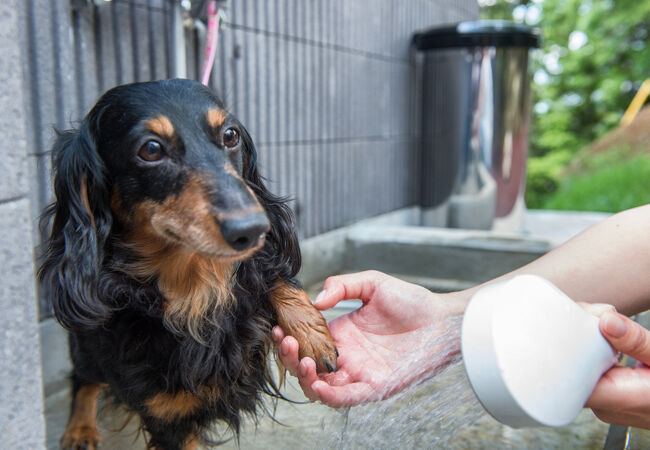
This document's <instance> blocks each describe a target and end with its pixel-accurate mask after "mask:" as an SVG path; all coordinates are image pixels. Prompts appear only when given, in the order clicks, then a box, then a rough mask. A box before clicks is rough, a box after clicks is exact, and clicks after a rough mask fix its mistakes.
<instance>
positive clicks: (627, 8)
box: [479, 0, 650, 207]
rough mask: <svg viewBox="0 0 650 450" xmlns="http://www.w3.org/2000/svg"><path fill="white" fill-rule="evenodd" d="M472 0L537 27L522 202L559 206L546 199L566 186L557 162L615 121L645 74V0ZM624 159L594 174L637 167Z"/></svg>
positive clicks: (489, 12)
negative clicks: (538, 46) (539, 38)
mask: <svg viewBox="0 0 650 450" xmlns="http://www.w3.org/2000/svg"><path fill="white" fill-rule="evenodd" d="M479 3H480V4H483V5H484V7H483V8H482V15H483V17H484V18H490V19H506V20H514V21H515V22H519V23H527V24H528V25H532V26H534V27H537V28H539V29H540V30H541V32H542V38H543V45H542V49H540V50H534V51H532V52H531V54H532V63H531V70H532V72H533V73H534V74H535V77H534V79H535V82H534V83H533V85H532V86H533V104H535V108H534V110H533V118H532V124H531V133H530V151H529V154H530V155H531V158H530V165H529V178H528V188H527V189H528V191H529V192H528V193H527V202H528V205H529V207H542V206H543V205H558V204H557V203H552V204H551V203H547V202H546V199H547V198H548V197H549V195H550V194H551V193H552V192H553V190H554V189H556V188H557V194H555V195H554V197H556V198H557V196H559V195H560V194H561V193H562V192H564V191H565V189H568V188H567V187H565V185H564V183H561V178H562V176H563V175H562V172H561V171H558V170H557V163H558V161H564V164H566V163H568V162H569V160H570V159H571V156H572V155H575V154H577V153H578V151H579V150H580V149H581V148H583V147H585V146H586V145H588V144H590V143H591V142H593V141H594V140H596V139H597V138H599V137H601V136H602V135H604V134H605V133H607V132H608V131H610V130H611V129H612V128H614V127H615V126H616V125H618V123H619V121H620V119H621V117H622V115H623V113H624V111H625V109H626V108H627V106H628V105H629V103H630V101H631V100H632V98H633V97H634V94H635V93H636V91H637V90H638V88H639V87H640V85H641V83H642V82H643V80H645V79H646V78H648V77H649V76H650V45H649V42H650V35H649V34H650V0H479ZM558 152H559V153H560V155H558V156H556V157H554V156H551V155H553V154H555V153H558ZM567 154H568V155H569V157H567ZM623 166H624V167H625V168H621V169H620V170H619V171H618V172H617V169H615V168H611V169H610V168H603V169H602V171H603V175H599V176H602V177H603V178H598V179H599V180H600V181H601V182H606V181H608V180H611V181H612V182H614V180H615V177H614V175H613V174H614V172H617V173H619V174H621V173H623V172H621V171H632V170H641V167H639V168H632V167H630V166H629V163H627V162H626V163H624V164H623ZM606 173H609V174H610V175H606ZM635 173H636V172H635ZM630 175H631V176H632V175H634V173H632V172H631V173H630ZM593 176H596V175H595V174H593ZM609 177H612V178H609ZM574 182H577V181H576V180H574ZM585 183H586V184H585V186H587V185H589V182H587V181H585ZM593 187H594V188H596V187H597V186H593ZM573 189H578V188H577V187H576V188H573ZM553 207H555V206H553Z"/></svg>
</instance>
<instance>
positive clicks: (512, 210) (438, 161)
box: [413, 21, 539, 231]
mask: <svg viewBox="0 0 650 450" xmlns="http://www.w3.org/2000/svg"><path fill="white" fill-rule="evenodd" d="M413 43H414V47H415V49H416V50H417V52H416V55H417V61H418V71H419V73H420V76H419V80H420V87H419V89H418V91H419V96H420V102H421V103H420V107H421V110H420V120H421V129H420V136H421V144H422V174H421V180H422V183H421V186H422V192H421V205H422V208H423V225H428V226H449V227H458V228H477V229H491V228H494V229H508V230H512V231H515V230H517V229H518V228H519V227H520V226H521V219H522V217H523V211H524V209H525V205H524V199H523V195H524V189H525V181H526V157H527V153H528V129H529V125H530V77H529V74H528V53H529V49H530V48H532V47H537V46H539V35H538V33H537V32H536V31H534V30H532V29H530V28H528V27H525V26H521V25H516V24H513V23H510V22H503V21H477V22H462V23H459V24H458V25H455V26H451V27H445V28H435V29H431V30H428V31H425V32H423V33H418V34H416V35H415V36H414V39H413Z"/></svg>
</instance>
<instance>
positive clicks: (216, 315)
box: [39, 79, 337, 450]
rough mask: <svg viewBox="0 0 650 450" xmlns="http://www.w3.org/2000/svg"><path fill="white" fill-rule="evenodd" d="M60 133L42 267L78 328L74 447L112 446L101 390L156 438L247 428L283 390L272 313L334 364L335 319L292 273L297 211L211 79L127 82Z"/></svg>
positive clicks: (188, 441)
mask: <svg viewBox="0 0 650 450" xmlns="http://www.w3.org/2000/svg"><path fill="white" fill-rule="evenodd" d="M57 135H58V136H57V139H56V142H55V144H54V146H53V148H52V165H53V166H52V171H53V180H54V194H55V197H56V198H55V201H54V203H53V204H51V205H50V206H49V207H48V208H47V209H46V210H45V211H44V213H43V218H42V224H43V225H44V226H46V227H49V230H50V232H49V238H48V239H46V240H45V242H44V251H43V255H42V263H41V266H40V268H39V278H40V280H41V283H42V286H43V287H44V288H45V289H46V291H47V293H48V296H49V298H50V300H51V303H52V308H53V311H54V315H55V317H56V319H57V320H58V321H59V322H60V323H61V325H62V326H63V327H64V328H66V329H67V330H68V331H69V336H70V355H71V359H72V362H73V367H74V368H73V373H72V392H73V405H72V410H71V415H70V419H69V423H68V426H67V429H66V431H65V433H64V435H63V437H62V439H61V446H62V447H63V448H66V449H67V448H74V449H76V448H90V449H93V448H96V447H98V446H99V445H101V435H100V433H99V431H98V429H97V422H96V418H95V415H96V412H97V398H98V395H99V394H100V392H102V391H106V392H107V394H108V395H109V396H110V397H109V399H111V402H115V403H117V404H122V405H125V406H126V407H127V409H128V410H130V411H131V412H133V413H136V414H137V415H138V416H139V417H140V419H141V424H142V428H143V429H144V430H145V435H146V436H147V441H148V442H147V443H148V446H149V448H160V449H165V450H176V449H193V448H196V446H197V445H198V444H199V443H210V442H211V441H210V440H209V437H208V435H209V428H210V426H211V424H213V423H214V422H216V421H221V423H224V424H226V425H227V426H228V427H229V429H231V430H232V431H233V433H234V435H238V433H239V430H240V424H241V423H242V418H243V416H245V415H252V416H254V417H255V416H256V415H257V414H259V413H260V412H261V411H263V410H264V404H263V402H262V399H263V397H264V394H268V395H271V396H275V397H278V396H279V392H278V383H276V382H275V381H274V379H273V378H272V376H271V371H270V367H269V364H270V360H271V358H270V357H269V352H270V349H271V347H272V344H271V328H272V326H273V325H275V324H279V325H280V326H281V327H282V328H283V329H284V331H285V333H286V334H287V335H292V336H294V337H295V338H296V339H297V340H298V342H299V344H300V356H301V357H304V356H310V357H312V358H314V360H315V361H316V363H317V367H318V370H319V372H330V371H334V370H336V368H337V365H336V358H337V351H336V347H335V345H334V340H333V339H332V337H331V335H330V334H329V331H328V328H327V324H326V322H325V320H324V318H323V317H322V315H321V314H320V313H319V312H318V311H317V310H316V309H315V308H314V307H313V306H312V304H311V302H310V300H309V298H308V297H307V295H306V294H305V292H304V291H303V290H302V289H301V288H300V286H299V284H298V283H297V281H296V280H295V276H296V274H297V272H298V270H299V268H300V264H301V260H300V249H299V246H298V239H297V236H296V233H295V227H294V218H293V215H292V212H291V210H290V208H289V207H288V206H287V204H286V199H284V198H281V197H278V196H275V195H273V194H272V193H270V192H269V191H268V190H267V189H266V187H265V186H264V182H263V178H262V177H261V176H260V173H259V170H258V167H257V162H256V161H257V153H256V150H255V148H254V146H253V142H252V140H251V138H250V136H249V134H248V132H247V131H246V129H245V128H244V126H243V125H242V124H241V123H240V122H239V121H238V120H237V119H236V118H235V117H234V116H233V115H232V114H230V113H229V112H228V111H226V109H225V108H224V106H223V104H222V103H221V102H220V100H219V99H218V97H217V96H216V95H215V94H214V93H213V92H212V91H211V90H210V89H208V88H207V87H205V86H203V85H201V84H199V83H197V82H194V81H190V80H179V79H177V80H163V81H156V82H146V83H134V84H128V85H123V86H118V87H115V88H113V89H111V90H109V91H108V92H106V93H105V94H104V95H103V96H102V97H101V98H100V99H99V100H98V102H97V104H96V105H95V106H94V107H93V108H92V110H91V111H90V112H89V113H88V115H87V116H86V117H85V118H84V119H83V120H82V121H81V123H80V125H79V127H78V129H73V130H67V131H62V132H57Z"/></svg>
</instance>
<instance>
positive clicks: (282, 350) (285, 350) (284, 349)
mask: <svg viewBox="0 0 650 450" xmlns="http://www.w3.org/2000/svg"><path fill="white" fill-rule="evenodd" d="M280 353H281V354H282V356H287V355H288V354H289V344H287V342H286V341H282V344H280Z"/></svg>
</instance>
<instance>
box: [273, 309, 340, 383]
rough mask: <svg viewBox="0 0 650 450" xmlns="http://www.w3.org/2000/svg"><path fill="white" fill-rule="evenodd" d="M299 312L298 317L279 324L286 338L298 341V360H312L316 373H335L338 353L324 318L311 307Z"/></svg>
mask: <svg viewBox="0 0 650 450" xmlns="http://www.w3.org/2000/svg"><path fill="white" fill-rule="evenodd" d="M310 306H311V305H310ZM300 312H301V314H300V315H298V316H296V317H292V318H291V319H290V320H287V321H284V323H282V324H280V326H281V327H282V328H283V330H284V333H285V334H286V335H287V336H293V337H294V338H295V339H296V340H297V341H298V346H299V353H298V355H299V356H300V359H302V358H305V357H309V358H312V359H313V360H314V361H315V362H316V370H317V372H318V373H325V372H335V371H337V370H338V366H337V363H336V358H337V356H338V351H337V350H336V345H335V344H334V338H333V337H332V335H331V334H330V331H329V328H327V322H326V321H325V318H324V317H323V316H322V315H321V313H320V312H318V311H317V310H316V309H315V308H313V307H312V308H303V309H301V311H300Z"/></svg>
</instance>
